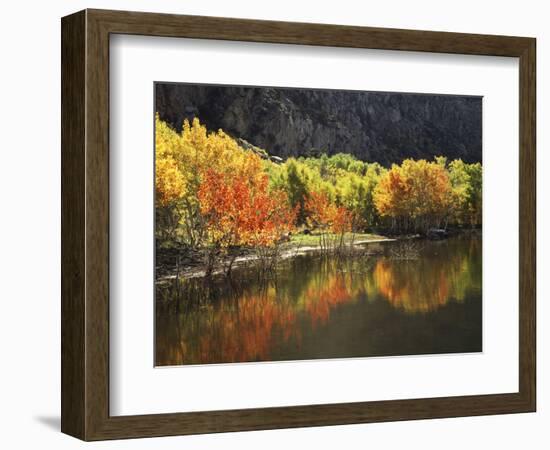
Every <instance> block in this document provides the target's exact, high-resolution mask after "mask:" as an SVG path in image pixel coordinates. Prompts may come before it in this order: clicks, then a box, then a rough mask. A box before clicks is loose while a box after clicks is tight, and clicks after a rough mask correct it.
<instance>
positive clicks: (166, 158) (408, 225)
mask: <svg viewBox="0 0 550 450" xmlns="http://www.w3.org/2000/svg"><path fill="white" fill-rule="evenodd" d="M242 142H243V141H242V140H236V139H234V138H233V137H231V136H229V135H227V134H226V133H224V132H223V131H222V130H219V131H216V132H208V131H207V129H206V127H205V126H204V125H202V124H201V123H200V121H199V120H198V119H197V118H195V119H194V120H193V121H192V122H191V123H189V122H188V121H185V122H184V124H183V127H182V130H181V131H180V132H178V131H176V130H174V129H172V128H171V127H170V126H168V125H167V124H166V123H165V122H163V121H161V120H160V118H159V117H158V115H157V117H156V133H155V143H156V165H155V171H156V173H155V175H156V176H155V187H156V200H155V202H156V214H157V221H156V224H157V238H158V239H159V242H160V244H161V245H162V243H164V242H168V241H172V242H175V243H178V244H179V245H184V246H187V247H190V248H194V249H205V248H208V249H213V250H215V251H216V252H220V251H226V250H227V249H229V248H232V247H258V248H259V247H264V248H265V247H270V246H275V245H276V244H277V243H278V242H279V241H280V240H281V238H283V237H284V236H285V235H286V236H288V235H289V234H290V232H291V231H292V230H293V229H294V227H295V226H298V227H299V228H300V229H302V230H303V229H304V227H308V228H309V229H310V231H311V232H315V231H316V230H317V231H318V232H320V233H325V234H327V233H332V234H335V235H339V236H343V235H344V234H345V233H349V232H350V231H353V232H367V231H371V230H373V229H377V228H378V229H384V228H388V227H391V228H392V229H393V230H394V231H395V232H397V233H403V232H412V231H414V232H426V231H427V230H428V229H429V228H432V227H438V228H439V227H446V226H447V225H448V224H450V223H451V224H456V225H460V226H477V225H480V224H481V220H482V208H481V205H482V189H481V187H482V166H481V164H479V163H478V164H467V163H464V162H463V161H461V160H455V161H451V162H448V161H447V159H446V158H445V157H437V158H435V160H434V161H426V160H418V161H415V160H412V159H407V160H405V161H403V162H402V164H400V165H397V164H394V165H393V166H392V167H391V168H389V169H386V168H384V167H383V166H381V165H380V164H378V163H376V162H365V161H359V160H357V159H356V158H355V157H353V156H351V155H349V154H343V153H337V154H335V155H332V156H328V155H326V154H321V155H320V156H319V157H299V158H289V159H287V160H286V161H284V162H282V163H279V162H273V161H271V160H270V159H269V155H268V153H267V152H265V150H263V149H258V148H256V147H253V146H252V145H251V144H248V145H244V144H242ZM244 142H245V141H244ZM243 145H244V146H243Z"/></svg>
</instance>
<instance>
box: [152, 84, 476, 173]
mask: <svg viewBox="0 0 550 450" xmlns="http://www.w3.org/2000/svg"><path fill="white" fill-rule="evenodd" d="M155 102H156V105H155V107H156V111H157V112H158V113H159V114H160V118H161V119H162V120H164V121H166V122H168V123H169V124H171V125H172V126H173V127H174V128H176V129H178V130H179V129H181V126H182V123H183V120H184V119H185V118H188V119H192V118H193V117H195V116H197V117H199V118H200V120H201V122H203V123H205V124H206V126H207V128H208V129H211V130H217V129H219V128H221V129H223V130H224V131H226V132H227V133H229V134H230V135H232V136H234V137H236V138H242V139H245V140H246V141H247V142H249V143H250V144H253V145H255V146H258V147H261V148H264V149H266V150H267V151H268V152H269V153H270V154H272V155H277V156H280V157H282V158H287V157H289V156H309V155H318V154H320V153H323V152H326V153H328V154H329V155H332V154H335V153H339V152H345V153H351V154H352V155H354V156H356V157H357V158H359V159H361V160H364V161H378V162H380V163H381V164H383V165H386V166H388V165H390V164H391V163H400V162H401V161H402V160H403V159H405V158H415V159H420V158H425V159H432V158H433V156H436V155H445V156H447V157H448V158H449V159H458V158H461V159H463V160H464V161H465V162H469V163H471V162H481V146H482V125H481V123H482V122H481V119H482V99H481V97H471V96H448V95H423V94H404V93H383V92H358V91H334V90H312V89H286V88H249V87H231V86H229V87H226V86H216V85H211V86H208V85H196V84H170V83H157V84H156V98H155Z"/></svg>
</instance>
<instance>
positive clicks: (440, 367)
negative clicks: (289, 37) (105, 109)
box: [110, 35, 519, 415]
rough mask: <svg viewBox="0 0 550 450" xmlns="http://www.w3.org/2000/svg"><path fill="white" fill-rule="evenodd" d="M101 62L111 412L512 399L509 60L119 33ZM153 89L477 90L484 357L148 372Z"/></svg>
mask: <svg viewBox="0 0 550 450" xmlns="http://www.w3.org/2000/svg"><path fill="white" fill-rule="evenodd" d="M110 54H111V73H110V99H111V105H110V121H111V122H110V129H111V135H110V195H111V197H110V208H111V210H110V211H111V215H110V283H111V284H110V326H111V328H110V413H111V414H112V415H128V414H149V413H166V412H179V411H198V410H219V409H234V408H250V407H268V406H283V405H299V404H315V403H335V402H354V401H367V400H382V399H401V398H419V397H436V396H447V395H470V394H489V393H501V392H517V390H518V286H519V283H518V258H519V243H518V212H517V211H518V207H517V205H518V190H519V189H518V186H519V184H518V183H519V178H518V176H519V158H518V129H519V122H518V83H519V81H518V61H517V59H515V58H499V57H478V56H462V55H433V54H421V53H411V52H392V51H376V50H359V49H335V48H320V47H305V46H291V45H275V44H253V43H236V42H223V41H208V40H189V39H171V38H152V37H140V36H121V35H114V36H112V37H111V44H110ZM154 81H179V82H200V83H223V84H243V85H264V86H265V85H267V86H288V87H319V88H340V89H358V90H371V91H401V92H426V93H444V94H467V95H483V96H484V100H483V121H484V123H483V133H484V135H483V146H484V153H483V163H484V235H483V250H484V253H483V258H484V260H483V284H484V286H483V287H484V289H483V308H484V309H483V313H484V321H483V327H484V330H483V336H484V342H483V346H484V351H483V353H479V354H467V355H439V356H414V357H393V358H359V359H347V360H346V359H342V360H321V361H301V362H286V363H260V364H228V365H213V366H188V367H179V368H165V369H159V368H156V369H155V368H153V345H154V338H153V322H154V316H153V307H154V305H153V267H152V261H153V242H152V239H153V217H154V215H153V189H152V186H153V173H154V172H153V117H154V111H153V82H154Z"/></svg>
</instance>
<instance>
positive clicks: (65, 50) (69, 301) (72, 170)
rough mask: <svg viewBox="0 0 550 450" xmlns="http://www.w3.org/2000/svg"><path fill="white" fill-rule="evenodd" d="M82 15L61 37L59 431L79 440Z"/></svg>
mask: <svg viewBox="0 0 550 450" xmlns="http://www.w3.org/2000/svg"><path fill="white" fill-rule="evenodd" d="M85 20H86V15H85V13H84V12H79V13H76V14H73V15H71V16H68V17H65V18H64V19H63V22H62V27H61V35H62V39H61V40H62V44H61V146H62V153H61V235H62V239H61V391H62V395H61V430H62V431H63V432H65V433H68V434H72V435H73V436H77V437H82V436H83V434H84V430H85V424H84V411H85V410H86V403H85V401H84V392H85V386H84V380H85V375H86V370H85V365H84V351H85V343H84V334H85V332H84V328H85V320H86V319H85V317H86V316H85V312H84V301H85V294H84V281H85V251H84V234H85V230H86V224H85V218H84V215H85V208H84V191H85V189H84V180H85V176H84V157H85V142H84V140H85V130H86V128H85V112H86V103H85V76H86V73H85V70H84V69H85V66H84V60H85V57H84V52H85V31H86V30H85Z"/></svg>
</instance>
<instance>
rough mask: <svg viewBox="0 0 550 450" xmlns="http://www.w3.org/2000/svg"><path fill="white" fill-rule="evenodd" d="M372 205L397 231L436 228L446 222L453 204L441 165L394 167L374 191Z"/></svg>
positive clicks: (411, 163) (421, 162) (418, 163)
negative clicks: (388, 218) (374, 205)
mask: <svg viewBox="0 0 550 450" xmlns="http://www.w3.org/2000/svg"><path fill="white" fill-rule="evenodd" d="M375 204H376V207H377V209H378V211H379V212H380V214H381V215H382V216H387V217H390V218H391V219H392V226H393V227H394V228H397V229H398V230H399V231H423V232H426V231H427V230H428V229H429V228H432V227H436V228H439V227H441V226H442V224H446V223H447V222H448V219H449V215H450V214H451V208H452V204H453V190H452V185H451V181H450V178H449V173H448V172H447V170H446V169H445V167H444V165H442V164H441V162H440V161H435V162H427V161H426V160H423V159H421V160H419V161H414V160H412V159H406V160H405V161H403V163H402V164H401V166H398V165H396V164H394V165H393V166H392V167H391V169H390V170H389V171H388V172H387V173H386V174H385V175H384V176H383V177H382V178H381V179H380V182H379V184H378V186H377V187H376V191H375Z"/></svg>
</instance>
